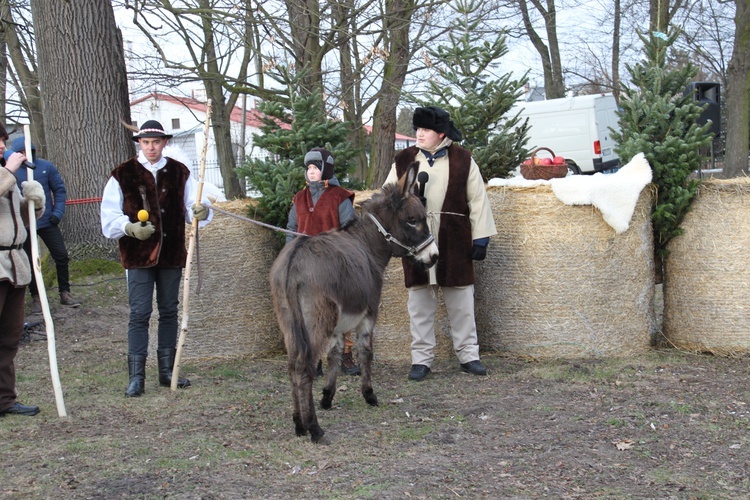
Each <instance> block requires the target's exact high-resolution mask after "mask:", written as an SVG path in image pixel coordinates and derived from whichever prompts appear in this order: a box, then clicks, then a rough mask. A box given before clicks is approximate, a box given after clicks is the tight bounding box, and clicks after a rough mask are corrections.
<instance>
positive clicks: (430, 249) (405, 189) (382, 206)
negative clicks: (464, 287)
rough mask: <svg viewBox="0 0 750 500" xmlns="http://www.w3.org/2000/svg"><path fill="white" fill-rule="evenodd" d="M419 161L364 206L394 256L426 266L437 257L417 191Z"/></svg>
mask: <svg viewBox="0 0 750 500" xmlns="http://www.w3.org/2000/svg"><path fill="white" fill-rule="evenodd" d="M418 170H419V163H416V162H415V163H412V164H411V165H409V167H408V168H407V170H406V173H405V174H404V175H403V176H401V178H400V179H399V180H398V183H396V184H390V185H388V186H385V187H384V188H383V191H382V193H378V194H376V195H375V196H373V197H372V199H370V200H368V201H366V202H365V203H364V204H363V208H364V209H365V211H366V212H367V216H369V217H370V218H371V219H372V220H373V221H374V222H375V224H376V225H377V226H378V229H379V230H380V232H381V233H382V234H383V236H384V237H385V238H386V239H387V240H388V241H389V243H390V244H391V249H392V252H393V254H392V255H393V257H409V258H411V259H413V260H414V261H415V262H417V263H419V264H421V265H422V266H423V267H424V268H425V269H427V268H429V267H431V266H433V265H434V264H435V263H436V262H437V260H438V249H437V245H436V244H435V239H434V238H433V236H432V235H431V234H430V230H429V228H428V227H427V213H426V212H425V208H424V206H423V205H422V202H421V201H419V198H418V197H417V196H416V195H415V194H414V186H415V184H416V182H417V171H418Z"/></svg>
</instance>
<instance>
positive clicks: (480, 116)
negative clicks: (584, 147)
mask: <svg viewBox="0 0 750 500" xmlns="http://www.w3.org/2000/svg"><path fill="white" fill-rule="evenodd" d="M482 5H483V2H479V1H475V0H468V1H459V2H456V5H455V6H453V7H452V8H453V9H454V10H455V11H456V13H457V14H458V19H457V24H456V27H455V29H453V30H452V31H451V33H450V40H451V43H450V44H448V45H440V46H438V47H437V49H436V50H434V51H430V59H431V63H432V65H433V67H434V68H435V69H436V70H437V71H438V73H439V75H438V76H437V77H436V78H433V79H431V80H430V82H429V90H428V92H427V97H426V98H425V100H424V101H423V103H422V105H425V106H427V105H436V106H439V107H441V108H443V109H445V110H446V111H448V112H449V113H450V115H451V119H452V120H453V122H454V123H455V125H456V128H458V130H460V131H461V132H462V134H463V141H462V143H461V144H462V145H463V146H464V147H466V148H467V149H469V150H470V151H471V152H472V157H473V158H474V160H475V161H476V162H477V165H479V168H480V170H481V172H482V175H483V176H484V178H485V179H490V178H492V177H506V176H507V175H508V172H509V171H511V170H512V169H514V168H515V167H517V166H518V165H519V164H520V163H521V161H523V160H524V159H525V158H526V157H527V156H528V154H529V151H528V149H526V147H525V146H526V141H527V140H528V139H527V137H526V133H527V126H526V125H525V124H521V125H520V126H517V125H518V122H519V119H518V118H517V117H515V116H512V117H507V118H505V117H504V116H505V114H506V113H507V112H508V110H509V109H510V108H511V106H513V104H514V103H515V102H516V101H517V100H518V98H519V97H520V96H521V93H522V89H523V87H524V85H525V84H526V82H527V81H528V80H527V78H526V76H525V75H524V76H523V77H522V78H520V79H518V80H515V79H512V75H511V74H510V73H508V74H504V75H498V74H497V73H498V72H499V71H498V67H499V64H500V63H499V61H500V59H501V58H502V57H503V56H504V55H505V54H507V52H508V48H507V45H506V41H505V34H504V33H500V34H495V33H496V30H494V29H493V30H484V29H483V27H482V20H481V16H480V15H478V12H479V9H480V7H481V6H482ZM490 32H491V33H493V36H494V39H493V40H491V41H487V40H485V38H486V36H487V34H488V33H490Z"/></svg>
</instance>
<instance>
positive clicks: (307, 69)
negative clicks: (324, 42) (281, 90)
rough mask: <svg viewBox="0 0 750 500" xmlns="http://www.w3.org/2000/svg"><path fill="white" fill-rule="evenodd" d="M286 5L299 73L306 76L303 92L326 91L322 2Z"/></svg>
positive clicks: (293, 1)
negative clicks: (324, 83)
mask: <svg viewBox="0 0 750 500" xmlns="http://www.w3.org/2000/svg"><path fill="white" fill-rule="evenodd" d="M284 3H285V4H286V8H287V12H289V26H290V29H291V32H292V41H293V44H294V48H293V53H294V66H295V70H296V73H297V74H298V75H304V77H303V78H302V82H301V83H302V88H303V89H304V90H305V91H307V92H309V93H312V92H315V91H316V90H317V89H322V88H323V73H322V69H321V63H322V61H323V55H324V54H325V51H326V49H325V47H322V46H321V44H320V2H319V1H318V0H284Z"/></svg>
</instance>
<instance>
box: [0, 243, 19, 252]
mask: <svg viewBox="0 0 750 500" xmlns="http://www.w3.org/2000/svg"><path fill="white" fill-rule="evenodd" d="M22 248H23V243H21V244H20V245H13V246H11V247H4V246H0V251H2V250H21V249H22Z"/></svg>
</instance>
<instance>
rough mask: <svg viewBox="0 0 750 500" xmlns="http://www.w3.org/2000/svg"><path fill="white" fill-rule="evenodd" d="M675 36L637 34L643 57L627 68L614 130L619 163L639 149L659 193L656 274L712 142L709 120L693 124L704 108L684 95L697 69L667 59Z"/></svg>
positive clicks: (687, 206) (655, 215)
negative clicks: (627, 80) (705, 150)
mask: <svg viewBox="0 0 750 500" xmlns="http://www.w3.org/2000/svg"><path fill="white" fill-rule="evenodd" d="M678 35H679V33H678V32H673V33H671V34H664V33H660V32H653V33H651V34H650V35H648V36H645V35H642V34H639V36H640V38H641V40H642V41H643V44H644V47H643V52H644V56H645V59H644V60H643V61H642V62H639V63H637V64H636V65H635V66H632V67H630V66H628V72H629V73H630V78H631V82H632V85H630V86H624V87H623V91H622V94H621V101H620V106H621V110H620V111H619V112H618V115H619V117H620V128H621V132H615V133H613V134H612V136H613V138H614V139H615V140H616V141H617V142H618V144H619V145H618V147H617V148H616V150H617V152H618V153H619V155H620V158H621V159H622V160H623V162H628V161H630V159H631V158H632V157H633V156H634V155H635V154H636V153H639V152H643V153H644V154H645V156H646V158H647V159H648V162H649V164H650V165H651V169H652V170H653V182H654V184H656V186H657V190H658V191H657V199H656V203H655V205H654V209H653V214H652V216H651V218H652V223H653V230H654V247H655V251H656V256H655V257H656V260H657V263H658V265H657V274H659V275H660V273H661V262H662V261H663V259H664V258H666V256H667V250H666V247H667V244H668V243H669V241H670V240H671V239H672V238H674V237H675V236H678V235H679V234H681V232H682V230H681V228H680V224H681V222H682V220H683V219H684V217H685V214H686V213H687V212H688V210H689V209H690V202H691V201H692V199H693V198H694V197H695V195H696V193H697V191H698V180H696V179H695V178H694V177H693V176H692V175H691V174H692V173H693V171H695V170H696V169H700V168H701V165H702V164H703V162H704V161H705V158H704V157H703V156H702V155H701V154H700V153H699V150H700V149H701V148H704V147H706V146H708V145H709V144H710V142H711V133H710V132H709V128H710V124H706V125H704V126H699V125H697V124H696V120H697V118H698V117H699V116H700V114H701V111H702V108H701V107H700V106H699V105H698V104H697V103H695V102H694V100H693V96H692V94H687V95H686V93H685V89H686V88H687V86H688V84H689V83H690V82H691V81H692V79H693V78H694V77H695V75H696V74H697V69H696V68H695V67H694V66H693V65H692V64H691V63H687V64H685V65H683V66H681V67H678V66H675V65H672V64H670V61H669V53H670V47H671V46H672V44H673V43H674V41H675V40H676V39H677V37H678Z"/></svg>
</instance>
